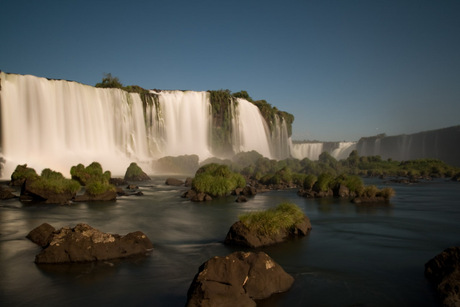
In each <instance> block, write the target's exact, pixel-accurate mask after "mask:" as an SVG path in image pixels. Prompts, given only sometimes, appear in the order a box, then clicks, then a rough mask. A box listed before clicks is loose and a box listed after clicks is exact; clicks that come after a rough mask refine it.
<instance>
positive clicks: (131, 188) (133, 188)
mask: <svg viewBox="0 0 460 307" xmlns="http://www.w3.org/2000/svg"><path fill="white" fill-rule="evenodd" d="M126 188H127V189H128V190H137V189H139V187H138V186H137V185H135V184H129V185H128V186H127V187H126Z"/></svg>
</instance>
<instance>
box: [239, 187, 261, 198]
mask: <svg viewBox="0 0 460 307" xmlns="http://www.w3.org/2000/svg"><path fill="white" fill-rule="evenodd" d="M241 194H243V195H244V196H255V195H256V194H257V189H256V188H254V187H251V186H245V187H244V188H243V191H241Z"/></svg>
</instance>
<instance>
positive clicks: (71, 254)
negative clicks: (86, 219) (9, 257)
mask: <svg viewBox="0 0 460 307" xmlns="http://www.w3.org/2000/svg"><path fill="white" fill-rule="evenodd" d="M27 238H29V239H30V240H32V241H33V242H34V243H36V244H38V245H40V246H42V247H43V248H44V249H43V250H42V251H41V252H40V253H39V254H38V255H37V256H36V257H35V263H72V262H89V261H101V260H109V259H117V258H127V257H131V256H135V255H142V254H145V253H146V252H148V251H149V250H151V249H152V248H153V245H152V242H151V241H150V240H149V238H147V236H146V235H145V234H144V233H142V232H141V231H136V232H131V233H128V234H127V235H125V236H121V235H118V234H113V235H112V234H109V233H104V232H101V231H99V230H98V229H96V228H93V227H91V226H89V225H87V224H78V225H76V226H75V227H74V228H69V227H63V228H61V229H59V230H54V228H53V227H52V226H51V225H49V224H46V223H45V224H42V225H40V226H39V227H37V228H35V229H34V230H32V231H31V232H30V233H29V234H28V235H27Z"/></svg>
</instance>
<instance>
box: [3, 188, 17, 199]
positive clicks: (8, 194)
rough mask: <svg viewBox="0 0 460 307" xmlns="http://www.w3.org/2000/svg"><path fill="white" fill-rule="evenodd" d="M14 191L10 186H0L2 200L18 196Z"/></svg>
mask: <svg viewBox="0 0 460 307" xmlns="http://www.w3.org/2000/svg"><path fill="white" fill-rule="evenodd" d="M12 192H13V190H12V189H10V188H8V187H4V186H0V200H7V199H12V198H17V196H16V195H14V194H13V193H12Z"/></svg>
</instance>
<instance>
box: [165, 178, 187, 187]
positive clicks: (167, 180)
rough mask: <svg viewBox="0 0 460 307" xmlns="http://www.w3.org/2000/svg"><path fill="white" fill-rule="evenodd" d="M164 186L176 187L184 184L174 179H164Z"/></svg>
mask: <svg viewBox="0 0 460 307" xmlns="http://www.w3.org/2000/svg"><path fill="white" fill-rule="evenodd" d="M165 184H166V185H172V186H176V187H178V186H182V185H184V182H183V181H182V180H179V179H176V178H168V179H166V181H165Z"/></svg>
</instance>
